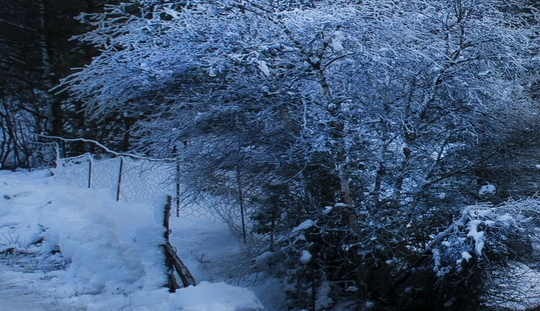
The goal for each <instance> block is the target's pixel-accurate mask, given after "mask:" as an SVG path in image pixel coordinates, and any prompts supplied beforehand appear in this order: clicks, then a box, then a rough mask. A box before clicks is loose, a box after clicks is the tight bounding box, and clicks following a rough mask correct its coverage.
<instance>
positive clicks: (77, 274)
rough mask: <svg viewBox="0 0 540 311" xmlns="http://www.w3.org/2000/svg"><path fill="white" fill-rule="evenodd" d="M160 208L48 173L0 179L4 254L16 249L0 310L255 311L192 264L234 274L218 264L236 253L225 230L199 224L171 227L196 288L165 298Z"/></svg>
mask: <svg viewBox="0 0 540 311" xmlns="http://www.w3.org/2000/svg"><path fill="white" fill-rule="evenodd" d="M162 199H164V198H162ZM164 202H165V201H164V200H163V202H160V204H154V205H155V206H153V207H152V206H149V205H142V204H128V203H125V202H122V201H120V202H116V201H115V200H114V199H112V198H110V196H109V193H108V191H106V190H103V189H102V190H99V189H85V188H74V187H68V186H65V185H62V184H60V183H57V181H56V180H55V179H54V177H51V176H50V175H49V174H47V172H33V173H13V172H6V171H0V252H4V251H7V250H9V249H15V250H16V252H15V254H11V252H10V253H9V254H6V253H4V254H0V311H4V310H5V311H8V310H9V311H42V310H46V311H47V310H49V311H57V310H58V311H59V310H62V311H79V310H81V311H82V310H85V311H86V310H87V311H108V310H111V311H117V310H124V311H148V310H152V311H172V310H190V311H237V310H243V311H261V310H262V305H261V303H260V302H259V299H257V297H256V296H255V295H254V294H253V292H251V291H250V290H248V289H246V288H245V287H238V286H232V285H228V284H226V283H223V282H220V281H221V280H224V279H225V278H223V277H221V276H220V275H221V274H222V273H220V272H218V271H214V270H209V271H205V267H204V264H202V263H201V261H199V260H198V259H197V258H201V257H199V254H203V253H206V254H208V255H207V256H206V257H205V258H208V259H209V260H212V261H214V262H216V263H217V262H218V261H219V262H221V263H222V264H221V265H219V264H216V265H211V266H212V267H220V270H221V271H222V272H223V271H226V270H227V269H231V268H233V267H232V266H231V265H230V263H229V262H228V261H227V260H222V259H224V258H225V257H229V256H232V255H234V253H236V254H237V253H238V251H239V248H238V243H237V242H236V241H235V240H234V239H233V238H232V237H231V234H230V233H229V232H228V229H227V227H226V226H224V225H220V224H217V223H209V222H207V221H204V220H200V219H182V218H180V219H177V220H173V222H174V223H175V224H177V225H178V226H180V227H172V229H173V231H175V232H177V234H179V235H180V236H181V238H179V239H178V240H177V242H178V243H179V244H176V246H177V247H178V248H179V249H182V250H183V251H185V252H187V254H186V257H187V258H186V259H187V260H186V264H188V266H190V268H192V267H191V266H193V267H195V268H193V269H194V270H195V271H196V277H198V281H199V283H198V285H197V286H195V287H189V288H183V289H180V290H178V291H177V292H176V293H169V292H168V290H167V289H166V288H165V287H164V286H163V284H165V282H166V277H165V266H164V257H163V251H162V249H161V247H160V246H159V245H160V244H161V243H163V232H164V228H163V226H162V225H160V223H161V221H162V219H160V218H161V217H162V216H161V215H163V214H162V204H163V203H164ZM188 224H189V226H191V227H189V226H188ZM178 228H181V229H178ZM195 228H198V229H195ZM194 230H195V231H194ZM180 231H181V232H184V233H185V234H183V235H182V234H181V232H180ZM185 245H187V246H189V247H184V246H185ZM218 246H221V248H219V247H218ZM180 253H181V255H182V252H180ZM18 260H21V263H19V262H18ZM60 266H61V267H63V268H62V269H59V268H58V267H60ZM211 273H216V277H214V276H212V277H211V276H210V274H211ZM207 280H210V281H212V283H211V282H208V281H207ZM266 310H267V311H273V309H272V308H267V309H266Z"/></svg>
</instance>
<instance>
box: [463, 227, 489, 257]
mask: <svg viewBox="0 0 540 311" xmlns="http://www.w3.org/2000/svg"><path fill="white" fill-rule="evenodd" d="M481 223H482V221H481V220H471V221H470V222H469V226H468V229H469V232H468V233H467V237H472V238H473V239H474V242H475V245H474V251H475V252H476V254H477V255H479V256H480V255H482V249H483V248H484V240H485V238H484V231H478V225H480V224H481Z"/></svg>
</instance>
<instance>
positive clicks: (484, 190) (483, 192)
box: [478, 184, 497, 196]
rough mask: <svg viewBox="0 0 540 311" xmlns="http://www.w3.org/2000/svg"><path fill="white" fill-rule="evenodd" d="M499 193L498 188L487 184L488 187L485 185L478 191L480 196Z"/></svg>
mask: <svg viewBox="0 0 540 311" xmlns="http://www.w3.org/2000/svg"><path fill="white" fill-rule="evenodd" d="M496 192H497V188H496V187H495V186H494V185H492V184H487V185H484V186H482V187H480V190H479V191H478V194H479V195H480V196H485V195H493V194H495V193H496Z"/></svg>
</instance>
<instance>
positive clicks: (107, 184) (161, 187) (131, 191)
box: [55, 153, 218, 220]
mask: <svg viewBox="0 0 540 311" xmlns="http://www.w3.org/2000/svg"><path fill="white" fill-rule="evenodd" d="M176 165H177V164H176V163H171V162H167V161H159V160H141V159H132V158H129V157H124V156H120V157H115V158H106V157H104V158H96V156H93V155H91V154H89V153H86V154H83V155H80V156H76V157H69V158H57V160H56V168H55V176H56V178H57V179H59V180H61V181H63V182H65V183H67V184H69V185H72V186H78V187H87V188H100V189H108V190H109V192H110V194H111V197H113V198H115V199H116V200H123V201H126V202H129V203H147V204H151V203H152V200H153V197H154V196H155V195H156V194H158V193H164V194H168V195H170V196H172V197H173V198H174V201H175V202H177V204H178V206H177V207H176V208H177V211H178V213H177V214H178V215H179V216H182V217H185V216H193V217H204V218H207V219H210V220H216V219H217V217H218V216H216V215H215V213H214V211H213V210H212V207H209V206H202V205H198V204H185V205H184V204H182V200H181V198H179V197H178V196H179V191H177V189H179V187H181V185H180V184H179V179H178V177H177V167H176ZM177 198H178V199H177Z"/></svg>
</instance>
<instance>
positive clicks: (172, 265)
mask: <svg viewBox="0 0 540 311" xmlns="http://www.w3.org/2000/svg"><path fill="white" fill-rule="evenodd" d="M171 211H172V197H171V196H170V195H168V196H167V204H166V205H165V211H164V212H165V213H164V218H163V226H164V227H165V233H164V235H163V236H164V237H165V244H163V245H162V246H163V249H164V251H165V261H166V264H167V267H168V272H167V276H168V278H169V280H168V286H169V291H170V292H171V293H174V292H175V291H176V289H178V288H180V285H179V284H178V282H177V281H176V277H175V275H174V271H175V270H176V273H177V274H178V276H179V277H180V280H181V281H182V286H183V287H188V286H191V285H193V286H195V285H197V282H196V280H195V278H194V277H193V274H191V272H190V271H189V269H188V267H187V266H186V265H185V264H184V262H183V261H182V259H180V257H179V256H178V254H176V251H175V249H174V247H173V246H172V244H171V242H170V240H169V237H170V234H171V229H170V226H169V218H170V217H171Z"/></svg>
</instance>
